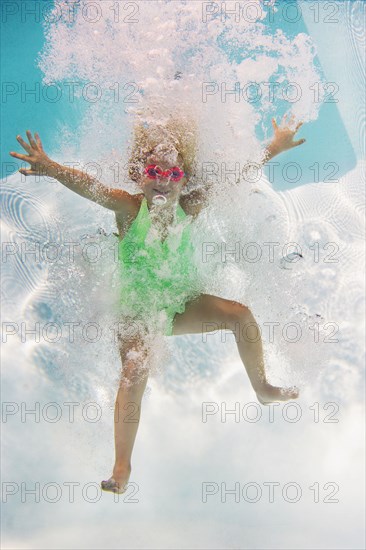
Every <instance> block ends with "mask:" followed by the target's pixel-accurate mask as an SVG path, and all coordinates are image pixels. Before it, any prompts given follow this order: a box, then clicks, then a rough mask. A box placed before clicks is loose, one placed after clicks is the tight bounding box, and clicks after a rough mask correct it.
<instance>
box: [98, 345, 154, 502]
mask: <svg viewBox="0 0 366 550" xmlns="http://www.w3.org/2000/svg"><path fill="white" fill-rule="evenodd" d="M120 355H121V361H122V373H121V379H120V384H119V388H118V392H117V397H116V402H115V410H114V441H115V463H114V468H113V473H112V476H111V478H110V479H109V480H107V481H102V489H104V490H106V491H112V492H119V493H121V492H124V491H125V490H126V485H127V483H128V479H129V477H130V474H131V455H132V450H133V445H134V442H135V439H136V434H137V429H138V426H139V421H140V412H141V400H142V397H143V394H144V391H145V388H146V383H147V379H148V374H149V368H148V361H149V349H148V346H147V344H146V342H145V341H144V338H143V336H134V337H133V338H131V337H129V338H124V339H122V340H121V343H120Z"/></svg>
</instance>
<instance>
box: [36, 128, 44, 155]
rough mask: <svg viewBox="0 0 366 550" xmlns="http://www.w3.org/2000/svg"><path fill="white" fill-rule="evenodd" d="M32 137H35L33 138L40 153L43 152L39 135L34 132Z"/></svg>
mask: <svg viewBox="0 0 366 550" xmlns="http://www.w3.org/2000/svg"><path fill="white" fill-rule="evenodd" d="M34 136H35V138H36V142H37V145H38V149H40V150H41V151H43V145H42V141H41V138H40V137H39V135H38V132H35V134H34Z"/></svg>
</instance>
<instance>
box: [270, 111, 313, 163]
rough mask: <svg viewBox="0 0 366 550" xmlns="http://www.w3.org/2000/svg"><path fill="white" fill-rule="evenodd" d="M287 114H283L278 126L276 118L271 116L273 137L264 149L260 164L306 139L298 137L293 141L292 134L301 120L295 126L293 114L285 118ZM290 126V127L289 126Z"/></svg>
mask: <svg viewBox="0 0 366 550" xmlns="http://www.w3.org/2000/svg"><path fill="white" fill-rule="evenodd" d="M287 116H288V115H284V117H283V119H282V122H281V124H280V126H278V125H277V122H276V119H275V118H272V126H273V130H274V137H273V139H272V141H271V143H270V144H269V145H267V147H266V148H265V150H264V153H263V157H262V162H261V166H262V165H263V164H265V163H266V162H268V161H269V160H271V159H272V158H273V157H275V156H276V155H279V154H280V153H283V152H284V151H287V150H288V149H292V148H293V147H298V146H299V145H302V144H303V143H305V141H306V139H298V140H297V141H294V136H295V134H296V132H297V131H298V129H299V128H300V127H301V126H302V125H303V122H298V123H297V124H296V126H295V127H293V125H294V118H295V115H292V116H291V118H288V119H287V120H286V117H287ZM285 124H287V125H285ZM290 126H291V127H292V128H290Z"/></svg>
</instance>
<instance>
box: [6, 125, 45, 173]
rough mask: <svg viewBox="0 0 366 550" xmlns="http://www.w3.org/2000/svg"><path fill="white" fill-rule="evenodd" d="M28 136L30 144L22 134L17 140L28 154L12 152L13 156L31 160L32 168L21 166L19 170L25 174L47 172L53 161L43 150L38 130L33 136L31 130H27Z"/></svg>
mask: <svg viewBox="0 0 366 550" xmlns="http://www.w3.org/2000/svg"><path fill="white" fill-rule="evenodd" d="M27 137H28V141H29V144H28V143H27V142H26V141H24V140H23V139H22V137H21V136H17V140H18V142H19V143H20V145H21V146H22V147H23V149H24V150H25V151H26V152H27V153H28V155H23V154H20V153H15V152H14V151H11V152H10V155H11V156H12V157H15V158H17V159H19V160H25V161H26V162H29V164H30V168H28V169H26V168H20V170H19V172H20V173H21V174H24V175H25V176H37V175H45V174H47V168H48V167H49V166H50V164H51V163H52V161H51V159H50V158H49V157H48V156H47V155H46V153H45V152H44V150H43V146H42V142H41V140H40V137H39V135H38V134H37V132H36V133H35V134H34V137H33V136H32V134H31V132H30V131H29V130H27Z"/></svg>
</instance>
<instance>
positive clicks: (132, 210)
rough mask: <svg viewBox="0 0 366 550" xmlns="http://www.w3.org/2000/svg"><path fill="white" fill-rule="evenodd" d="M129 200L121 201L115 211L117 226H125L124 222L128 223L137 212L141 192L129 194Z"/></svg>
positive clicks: (142, 196) (141, 197)
mask: <svg viewBox="0 0 366 550" xmlns="http://www.w3.org/2000/svg"><path fill="white" fill-rule="evenodd" d="M130 197H131V198H130V200H128V201H124V202H123V203H121V205H120V208H119V209H118V210H116V211H115V215H116V221H117V226H118V227H119V228H120V227H125V226H126V224H130V223H131V222H132V221H133V220H134V219H135V218H136V216H137V214H138V213H139V210H140V207H141V203H142V200H143V198H144V194H143V193H139V194H137V195H130Z"/></svg>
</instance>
